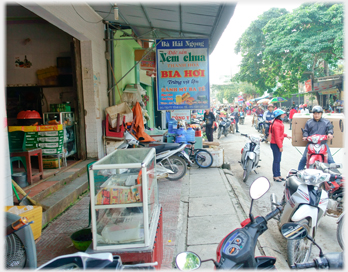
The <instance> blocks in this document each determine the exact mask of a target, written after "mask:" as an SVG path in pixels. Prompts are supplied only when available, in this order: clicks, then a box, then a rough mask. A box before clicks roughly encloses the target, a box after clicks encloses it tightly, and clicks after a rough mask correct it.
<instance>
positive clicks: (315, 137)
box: [312, 136, 319, 144]
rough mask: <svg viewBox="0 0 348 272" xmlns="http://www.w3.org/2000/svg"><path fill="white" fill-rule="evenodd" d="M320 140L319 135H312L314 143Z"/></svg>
mask: <svg viewBox="0 0 348 272" xmlns="http://www.w3.org/2000/svg"><path fill="white" fill-rule="evenodd" d="M318 141H319V136H312V143H314V144H316V143H317V142H318Z"/></svg>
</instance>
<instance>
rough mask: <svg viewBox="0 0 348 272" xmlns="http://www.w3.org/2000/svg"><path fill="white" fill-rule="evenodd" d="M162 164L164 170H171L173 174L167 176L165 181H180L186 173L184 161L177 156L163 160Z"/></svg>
mask: <svg viewBox="0 0 348 272" xmlns="http://www.w3.org/2000/svg"><path fill="white" fill-rule="evenodd" d="M168 160H169V162H168ZM162 164H163V166H164V167H165V168H167V169H169V170H172V171H173V172H174V174H168V178H167V179H169V180H178V179H181V178H182V177H183V176H185V174H186V171H187V164H186V161H185V160H184V159H183V158H180V157H179V156H177V155H174V156H171V157H170V158H168V159H167V160H163V161H162Z"/></svg>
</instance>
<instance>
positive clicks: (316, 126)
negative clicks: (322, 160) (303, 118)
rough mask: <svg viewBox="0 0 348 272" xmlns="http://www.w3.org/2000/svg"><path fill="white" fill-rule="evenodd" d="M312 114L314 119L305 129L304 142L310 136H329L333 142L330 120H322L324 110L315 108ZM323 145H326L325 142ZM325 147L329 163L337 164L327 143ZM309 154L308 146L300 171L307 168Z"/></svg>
mask: <svg viewBox="0 0 348 272" xmlns="http://www.w3.org/2000/svg"><path fill="white" fill-rule="evenodd" d="M312 112H313V119H309V120H308V121H307V122H306V125H305V128H304V130H303V133H302V136H303V138H302V140H303V141H306V140H307V137H308V136H312V135H314V134H319V135H327V136H328V140H331V139H332V138H333V128H332V127H331V123H330V121H329V120H327V119H325V118H322V115H323V108H322V107H321V106H314V107H313V109H312ZM322 143H324V141H323V142H322ZM325 145H326V148H327V155H328V158H327V159H328V163H335V162H334V160H333V158H332V155H331V152H330V149H329V146H328V145H327V143H325ZM307 152H308V144H307V146H306V148H305V150H304V152H303V155H302V158H301V160H300V163H299V164H298V170H303V169H304V168H305V166H306V159H307Z"/></svg>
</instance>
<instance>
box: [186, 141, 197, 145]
mask: <svg viewBox="0 0 348 272" xmlns="http://www.w3.org/2000/svg"><path fill="white" fill-rule="evenodd" d="M188 143H189V144H195V143H196V141H193V142H188Z"/></svg>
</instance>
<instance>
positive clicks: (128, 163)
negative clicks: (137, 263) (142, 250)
mask: <svg viewBox="0 0 348 272" xmlns="http://www.w3.org/2000/svg"><path fill="white" fill-rule="evenodd" d="M155 165H156V158H155V149H153V148H134V149H123V150H115V151H114V152H112V153H110V154H109V155H107V156H106V157H104V158H102V159H100V160H99V161H97V162H96V163H94V164H92V165H91V166H90V168H89V181H90V192H91V218H92V235H93V243H92V245H93V250H99V251H100V250H102V251H107V250H118V249H130V248H139V247H149V246H151V245H152V244H153V242H154V239H155V234H156V228H157V226H158V219H159V214H160V205H159V202H158V187H157V179H156V176H155V173H154V171H155Z"/></svg>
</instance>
